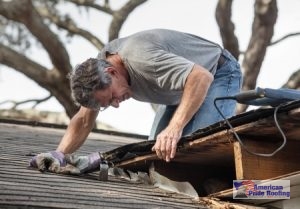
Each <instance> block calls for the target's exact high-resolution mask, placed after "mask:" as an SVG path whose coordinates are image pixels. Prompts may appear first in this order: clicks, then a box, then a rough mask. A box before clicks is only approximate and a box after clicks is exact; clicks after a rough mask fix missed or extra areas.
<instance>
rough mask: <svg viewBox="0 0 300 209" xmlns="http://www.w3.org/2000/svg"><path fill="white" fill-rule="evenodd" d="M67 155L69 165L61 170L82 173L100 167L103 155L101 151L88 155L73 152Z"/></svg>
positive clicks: (74, 173) (69, 172) (76, 173)
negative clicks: (101, 155)
mask: <svg viewBox="0 0 300 209" xmlns="http://www.w3.org/2000/svg"><path fill="white" fill-rule="evenodd" d="M65 157H66V162H67V165H66V166H65V167H64V168H62V169H61V170H60V172H61V173H64V174H73V175H80V174H84V173H90V172H93V171H95V170H97V169H98V168H100V162H101V157H100V153H99V152H94V153H91V154H89V155H86V156H79V155H76V154H72V155H66V156H65Z"/></svg>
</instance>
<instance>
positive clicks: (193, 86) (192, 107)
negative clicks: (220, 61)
mask: <svg viewBox="0 0 300 209" xmlns="http://www.w3.org/2000/svg"><path fill="white" fill-rule="evenodd" d="M212 81H213V76H212V74H211V73H210V72H208V71H207V70H206V69H204V68H202V67H201V66H199V65H195V66H194V69H193V70H192V72H191V73H190V75H189V76H188V78H187V81H186V84H185V88H184V91H183V96H182V99H181V102H180V104H179V106H178V108H177V110H176V111H175V113H174V115H173V117H172V119H171V121H170V123H169V126H174V127H177V128H181V129H183V128H184V127H185V125H186V124H187V123H188V122H189V121H190V119H191V118H192V117H193V115H194V114H195V113H196V112H197V111H198V109H199V108H200V106H201V105H202V103H203V101H204V100H205V97H206V95H207V91H208V89H209V87H210V85H211V83H212Z"/></svg>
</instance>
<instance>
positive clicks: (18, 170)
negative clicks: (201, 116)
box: [0, 101, 300, 208]
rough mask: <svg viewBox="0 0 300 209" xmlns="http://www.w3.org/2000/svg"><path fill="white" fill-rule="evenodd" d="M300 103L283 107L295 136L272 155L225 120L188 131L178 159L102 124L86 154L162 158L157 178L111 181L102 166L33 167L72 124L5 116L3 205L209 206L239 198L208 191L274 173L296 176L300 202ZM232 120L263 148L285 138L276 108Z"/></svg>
mask: <svg viewBox="0 0 300 209" xmlns="http://www.w3.org/2000/svg"><path fill="white" fill-rule="evenodd" d="M299 107H300V102H299V101H298V102H293V103H289V104H287V105H285V106H283V107H282V108H280V110H279V111H278V112H279V114H278V119H279V122H280V124H281V125H282V128H283V129H284V131H285V133H286V135H287V137H288V143H287V146H285V147H284V149H282V150H281V151H280V152H279V153H278V154H276V155H275V156H274V157H272V158H262V157H258V156H254V155H250V154H249V153H247V152H246V151H245V150H244V149H243V147H241V145H240V144H239V142H237V141H236V140H235V138H234V136H233V134H232V131H229V129H228V126H227V124H226V123H225V122H224V121H221V122H219V123H216V124H213V125H211V126H209V127H206V128H204V129H201V130H198V131H197V132H195V133H194V134H193V135H192V136H190V137H187V138H183V139H182V140H181V141H180V144H179V149H178V153H177V155H176V159H175V160H174V162H171V163H165V162H163V161H159V160H158V159H157V158H156V156H155V155H154V154H153V153H151V152H149V150H150V147H151V146H152V145H153V143H154V142H149V141H145V140H144V139H145V138H146V137H145V136H141V135H133V134H127V133H118V132H112V131H95V132H93V133H91V134H90V136H89V139H88V140H87V141H86V142H85V144H84V145H83V146H82V147H81V148H80V149H79V150H78V153H82V154H87V153H91V152H94V151H100V152H102V153H103V155H104V156H105V158H106V159H107V160H109V161H111V162H114V163H115V165H116V166H118V167H121V168H125V169H130V170H132V171H139V170H141V171H142V170H143V171H144V170H146V171H149V173H150V170H147V169H149V167H150V163H154V166H155V171H156V172H157V173H154V175H155V176H156V179H155V180H157V181H156V182H155V184H145V183H142V182H139V181H129V180H128V179H124V178H120V177H116V176H109V180H108V181H99V180H98V175H97V174H98V173H97V172H94V173H92V174H88V175H84V176H68V175H57V174H52V173H40V172H39V171H37V170H32V169H29V168H28V167H27V166H28V162H29V160H30V159H31V157H32V156H34V155H35V154H37V153H40V152H47V151H50V150H54V149H56V147H57V144H58V143H59V141H60V139H61V137H62V135H63V134H64V132H65V130H64V128H65V127H60V126H58V125H55V124H38V123H34V122H31V123H26V125H24V123H23V122H22V121H21V122H19V121H6V120H2V121H0V132H1V135H0V149H1V150H0V151H1V152H0V160H1V161H0V162H1V163H0V207H5V208H22V207H23V208H99V207H100V208H207V207H208V205H212V204H215V205H219V206H220V204H221V206H222V205H226V204H227V205H228V204H233V203H231V202H229V203H226V202H220V201H218V202H217V203H216V202H215V200H214V199H205V196H207V195H208V196H210V197H218V198H221V199H223V200H224V201H228V200H229V201H231V200H232V198H231V197H232V193H231V192H232V180H233V179H255V178H256V177H257V178H256V179H273V178H279V177H280V176H282V175H283V176H284V178H286V179H292V180H293V181H292V184H293V188H296V189H294V190H293V191H295V193H294V194H292V198H294V199H296V202H295V201H294V203H295V204H299V201H300V199H299V197H300V193H299V192H298V191H299V189H298V187H299V173H298V171H299V170H300V165H299V163H298V159H299V157H300V154H299V151H298V150H299V148H300V140H299V138H298V136H299V134H300V131H299V130H300V129H299V122H300V117H299V116H300V114H299ZM229 121H230V122H231V124H232V125H233V126H234V130H235V131H236V132H237V133H238V134H239V135H240V136H241V137H242V139H243V140H244V141H247V143H248V145H249V146H250V147H251V148H255V149H258V151H259V152H262V151H264V152H269V151H270V149H269V147H270V148H272V149H273V147H274V146H273V145H276V146H277V144H278V142H280V140H281V136H280V134H279V132H278V130H277V129H276V127H275V126H274V108H267V109H260V110H255V111H250V112H247V113H244V114H241V115H237V116H235V117H232V118H230V120H229ZM1 122H2V123H1ZM41 125H42V126H44V127H41ZM261 171H263V172H261ZM152 174H153V173H152ZM293 174H295V175H296V176H295V175H293ZM292 175H293V176H292ZM165 177H167V179H165ZM219 177H225V180H226V181H227V182H225V183H229V184H224V185H225V186H224V185H222V183H224V182H222V181H219V180H223V179H219ZM208 180H212V181H210V182H212V183H214V184H215V185H214V186H216V185H217V187H218V188H217V190H216V188H214V189H211V188H209V189H210V190H209V192H208V193H205V192H203V191H202V189H203V187H204V185H208V186H210V185H209V184H207V182H208ZM166 182H167V184H165V183H166ZM174 182H175V184H173V183H174ZM178 182H188V183H191V185H192V186H193V187H194V188H195V189H196V190H197V192H198V194H199V196H204V198H195V197H191V196H189V195H186V194H182V193H178V192H175V191H174V190H173V192H172V189H170V190H168V189H169V188H170V185H171V186H174V185H175V190H176V189H177V188H176V185H178ZM172 184H173V185H172ZM220 185H221V187H220ZM185 186H186V184H185ZM162 188H167V190H166V189H162ZM248 202H249V204H250V203H255V204H256V203H257V202H253V201H248ZM276 204H279V203H276ZM227 207H229V206H227ZM241 208H256V206H247V207H241ZM257 208H262V207H258V206H257Z"/></svg>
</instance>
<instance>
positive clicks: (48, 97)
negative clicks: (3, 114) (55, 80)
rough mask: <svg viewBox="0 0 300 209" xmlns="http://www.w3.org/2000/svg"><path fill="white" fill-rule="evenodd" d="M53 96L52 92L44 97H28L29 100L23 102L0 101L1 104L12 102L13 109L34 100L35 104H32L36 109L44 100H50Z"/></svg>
mask: <svg viewBox="0 0 300 209" xmlns="http://www.w3.org/2000/svg"><path fill="white" fill-rule="evenodd" d="M51 97H52V95H51V94H50V95H49V96H47V97H45V98H43V99H28V100H24V101H21V102H16V101H13V100H7V101H3V102H0V105H3V104H6V103H12V104H13V106H12V108H11V109H16V108H17V107H18V106H19V105H22V104H26V103H30V102H34V103H35V104H34V105H33V106H32V108H33V109H34V108H36V106H38V105H39V104H41V103H42V102H45V101H47V100H49V99H50V98H51Z"/></svg>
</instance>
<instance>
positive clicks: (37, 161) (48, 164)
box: [29, 151, 67, 173]
mask: <svg viewBox="0 0 300 209" xmlns="http://www.w3.org/2000/svg"><path fill="white" fill-rule="evenodd" d="M66 164H67V162H66V159H65V155H64V154H63V153H62V152H60V151H51V152H46V153H41V154H38V155H36V156H34V157H33V158H32V159H31V160H30V162H29V166H30V167H33V168H37V169H38V170H39V171H46V170H48V171H51V172H54V173H60V172H61V168H62V167H64V166H66Z"/></svg>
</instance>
